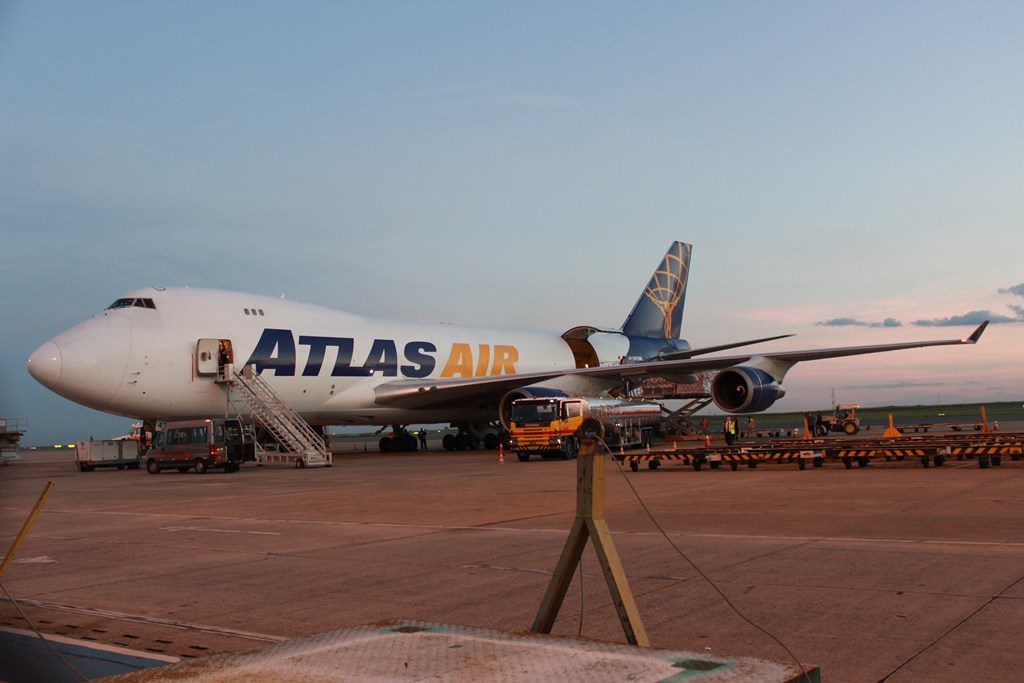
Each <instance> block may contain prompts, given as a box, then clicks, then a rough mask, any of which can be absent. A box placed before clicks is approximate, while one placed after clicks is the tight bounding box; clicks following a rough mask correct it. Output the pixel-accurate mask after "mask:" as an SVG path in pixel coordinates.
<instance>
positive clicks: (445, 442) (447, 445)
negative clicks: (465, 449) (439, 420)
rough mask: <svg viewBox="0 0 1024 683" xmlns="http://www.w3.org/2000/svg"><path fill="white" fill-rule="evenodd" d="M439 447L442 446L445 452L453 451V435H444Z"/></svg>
mask: <svg viewBox="0 0 1024 683" xmlns="http://www.w3.org/2000/svg"><path fill="white" fill-rule="evenodd" d="M441 446H443V447H444V449H445V450H446V451H454V450H455V435H454V434H445V435H444V437H443V438H442V439H441Z"/></svg>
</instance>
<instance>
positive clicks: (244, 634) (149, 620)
mask: <svg viewBox="0 0 1024 683" xmlns="http://www.w3.org/2000/svg"><path fill="white" fill-rule="evenodd" d="M0 600H2V601H4V602H10V601H9V600H8V599H7V596H2V597H0ZM18 603H19V604H21V605H31V606H33V607H41V608H43V609H54V610H61V611H64V612H76V613H78V614H88V615H90V616H96V617H106V618H108V619H121V620H123V621H133V622H136V623H140V624H154V625H158V626H170V627H172V628H180V629H184V630H186V631H205V632H207V633H218V634H220V635H228V636H238V637H240V638H248V639H249V640H262V641H266V642H268V643H283V642H284V641H286V640H288V638H284V637H281V636H272V635H270V634H267V633H256V632H253V631H241V630H239V629H234V628H224V627H221V626H211V625H209V624H195V623H192V622H189V621H181V620H178V619H161V618H160V617H147V616H145V615H142V614H131V613H129V612H116V611H114V610H110V609H99V608H94V607H79V606H78V605H63V604H61V603H58V602H48V601H46V600H31V599H29V598H18Z"/></svg>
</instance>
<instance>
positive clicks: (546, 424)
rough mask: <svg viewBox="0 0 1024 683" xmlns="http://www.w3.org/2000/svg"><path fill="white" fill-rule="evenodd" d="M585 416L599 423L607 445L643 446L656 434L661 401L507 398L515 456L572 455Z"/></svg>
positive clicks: (575, 449)
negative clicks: (509, 402) (510, 407)
mask: <svg viewBox="0 0 1024 683" xmlns="http://www.w3.org/2000/svg"><path fill="white" fill-rule="evenodd" d="M588 418H591V419H595V420H597V421H598V422H600V423H601V424H602V425H603V426H604V432H605V442H606V443H607V444H608V445H609V446H611V447H615V446H619V445H621V446H623V447H636V446H646V445H648V444H650V442H651V441H652V440H653V439H654V438H655V437H656V436H657V434H658V433H659V428H660V425H661V421H662V420H661V406H660V405H659V404H657V403H648V402H641V401H619V400H615V399H603V398H569V397H555V398H520V399H516V400H515V401H513V402H512V414H511V420H510V421H511V428H510V430H509V447H510V448H511V449H512V450H514V451H515V452H516V455H517V456H518V457H519V460H520V461H521V462H526V461H527V460H529V459H530V456H531V455H532V454H534V453H537V454H539V455H540V456H541V457H560V458H562V459H563V460H568V459H569V458H574V457H576V453H577V451H578V450H579V440H578V438H577V431H578V430H579V428H580V425H582V424H583V421H584V420H586V419H588Z"/></svg>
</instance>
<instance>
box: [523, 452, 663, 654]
mask: <svg viewBox="0 0 1024 683" xmlns="http://www.w3.org/2000/svg"><path fill="white" fill-rule="evenodd" d="M596 445H597V442H596V441H595V440H594V439H589V438H584V439H581V440H580V450H579V457H578V460H577V461H576V519H575V520H574V521H573V523H572V529H571V530H570V531H569V537H568V538H567V539H566V540H565V547H564V548H562V555H561V557H559V559H558V564H557V566H556V567H555V572H554V574H552V575H551V582H550V583H549V584H548V589H547V592H546V593H545V594H544V600H543V602H541V605H540V610H538V612H537V618H536V619H534V622H533V629H532V631H533V632H534V633H551V627H552V626H554V624H555V619H556V618H557V617H558V611H559V610H560V609H561V607H562V601H563V600H565V594H566V592H567V591H568V590H569V584H570V583H572V576H573V574H574V573H575V572H576V568H577V567H578V566H579V563H580V560H581V559H582V557H583V549H584V548H586V546H587V540H588V539H591V538H592V539H593V541H594V551H595V552H596V553H597V559H598V562H600V564H601V571H602V572H603V573H604V578H605V582H607V584H608V590H609V591H610V592H611V595H612V601H613V602H614V603H615V611H616V612H618V614H619V621H620V622H621V623H622V630H623V632H624V633H625V634H626V641H627V642H628V643H629V644H630V645H638V646H640V647H650V646H651V642H650V640H648V638H647V632H646V631H645V630H644V625H643V622H642V621H641V620H640V612H639V611H638V610H637V607H636V600H634V598H633V593H632V591H630V589H629V582H628V581H627V580H626V572H625V571H624V570H623V569H622V562H621V560H619V553H618V552H617V551H616V550H615V543H614V542H613V541H612V535H611V531H610V530H609V529H608V523H607V522H606V521H605V519H604V454H603V453H602V454H597V453H596Z"/></svg>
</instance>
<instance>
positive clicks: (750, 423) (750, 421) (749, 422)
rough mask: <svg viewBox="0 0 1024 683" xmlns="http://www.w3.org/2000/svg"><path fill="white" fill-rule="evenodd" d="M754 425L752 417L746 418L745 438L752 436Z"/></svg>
mask: <svg viewBox="0 0 1024 683" xmlns="http://www.w3.org/2000/svg"><path fill="white" fill-rule="evenodd" d="M754 425H755V423H754V416H753V415H751V416H750V417H748V418H747V436H753V435H754Z"/></svg>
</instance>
